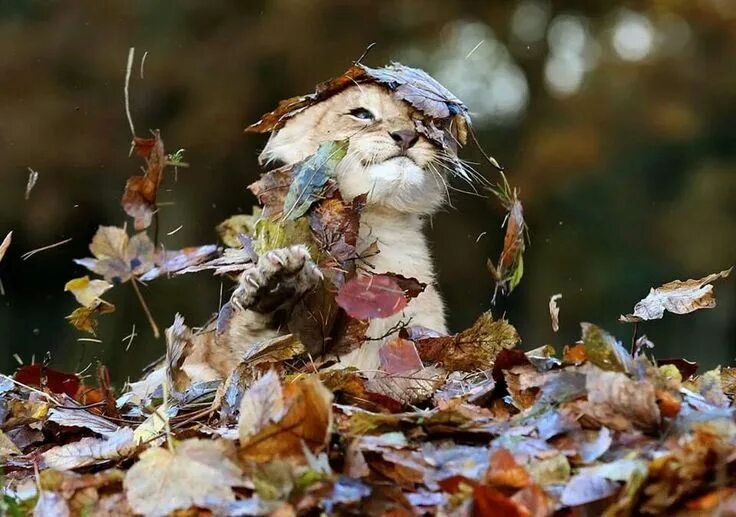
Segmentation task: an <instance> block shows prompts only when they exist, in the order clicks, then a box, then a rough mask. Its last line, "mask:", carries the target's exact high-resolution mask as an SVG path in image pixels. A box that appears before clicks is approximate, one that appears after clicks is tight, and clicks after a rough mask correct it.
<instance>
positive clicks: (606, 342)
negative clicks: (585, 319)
mask: <svg viewBox="0 0 736 517" xmlns="http://www.w3.org/2000/svg"><path fill="white" fill-rule="evenodd" d="M580 327H581V328H582V331H583V336H582V341H583V344H584V345H585V355H586V356H587V358H588V361H590V362H591V363H593V364H594V365H596V366H597V367H599V368H603V369H604V370H614V371H618V372H621V371H630V370H631V362H632V360H631V355H630V354H629V352H628V351H627V350H626V349H625V348H624V347H623V346H622V345H621V343H620V342H619V341H618V340H616V338H615V337H613V336H612V335H611V334H609V333H608V332H606V331H605V330H603V329H602V328H600V327H598V326H596V325H593V324H592V323H581V324H580Z"/></svg>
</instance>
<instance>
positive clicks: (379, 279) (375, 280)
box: [335, 275, 407, 320]
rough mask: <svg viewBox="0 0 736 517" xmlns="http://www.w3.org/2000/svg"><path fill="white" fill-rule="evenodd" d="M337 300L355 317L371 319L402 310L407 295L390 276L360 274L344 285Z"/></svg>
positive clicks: (384, 316)
mask: <svg viewBox="0 0 736 517" xmlns="http://www.w3.org/2000/svg"><path fill="white" fill-rule="evenodd" d="M335 300H336V301H337V304H338V305H339V306H340V307H342V308H343V309H344V310H345V312H347V313H348V314H349V315H350V316H352V317H353V318H357V319H359V320H370V319H374V318H386V317H388V316H391V315H393V314H396V313H397V312H400V311H401V310H402V309H403V308H404V307H406V304H407V295H406V294H405V293H404V290H403V289H401V287H399V284H398V283H397V282H396V280H394V279H393V278H391V277H390V276H387V275H358V276H356V277H354V278H352V279H350V280H349V281H348V282H346V283H345V285H343V286H342V288H341V289H340V291H339V292H338V293H337V298H336V299H335Z"/></svg>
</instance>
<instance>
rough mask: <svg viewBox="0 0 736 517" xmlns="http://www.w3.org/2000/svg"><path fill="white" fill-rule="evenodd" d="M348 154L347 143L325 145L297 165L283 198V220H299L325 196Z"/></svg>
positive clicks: (325, 143)
mask: <svg viewBox="0 0 736 517" xmlns="http://www.w3.org/2000/svg"><path fill="white" fill-rule="evenodd" d="M347 151H348V141H347V140H340V141H330V142H324V143H322V144H320V146H319V148H318V149H317V152H316V153H314V154H313V155H312V156H310V157H309V158H307V159H306V160H303V161H301V162H299V163H297V164H296V165H295V166H294V172H293V174H294V180H293V181H292V183H291V185H290V186H289V191H288V192H287V193H286V197H285V198H284V214H283V218H284V219H287V220H294V219H298V218H299V217H301V216H303V215H304V214H305V213H306V212H307V210H309V208H310V207H311V206H312V205H313V204H314V203H315V202H317V201H318V200H319V199H320V198H321V197H322V195H323V193H324V189H325V186H326V185H327V181H328V180H329V179H331V178H335V177H336V174H337V173H336V172H335V169H336V168H337V166H338V164H339V163H340V161H342V159H343V158H344V157H345V155H346V154H347Z"/></svg>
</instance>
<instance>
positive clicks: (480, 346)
mask: <svg viewBox="0 0 736 517" xmlns="http://www.w3.org/2000/svg"><path fill="white" fill-rule="evenodd" d="M519 341H520V338H519V334H518V333H517V332H516V329H515V328H514V327H513V326H511V325H510V324H509V323H508V322H507V321H506V320H495V321H494V319H493V315H492V314H491V313H490V312H485V313H483V315H481V317H480V318H478V320H477V321H476V322H475V323H474V324H473V326H472V327H470V328H469V329H467V330H464V331H462V332H460V333H459V334H455V335H454V336H443V337H434V338H424V339H420V340H418V341H417V342H416V345H417V350H418V351H419V355H420V357H421V358H422V360H423V361H425V362H438V363H440V364H442V365H443V366H444V367H445V368H447V369H448V370H451V371H455V370H459V371H466V372H467V371H474V370H479V369H489V368H491V367H493V364H494V362H495V359H496V356H497V355H498V354H499V352H501V351H502V350H505V349H509V348H513V347H515V346H516V345H517V344H518V343H519Z"/></svg>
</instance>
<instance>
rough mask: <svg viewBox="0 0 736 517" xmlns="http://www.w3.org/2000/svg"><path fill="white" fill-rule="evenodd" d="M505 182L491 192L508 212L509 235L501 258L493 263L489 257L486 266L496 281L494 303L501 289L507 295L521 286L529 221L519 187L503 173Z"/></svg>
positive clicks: (505, 237) (507, 230)
mask: <svg viewBox="0 0 736 517" xmlns="http://www.w3.org/2000/svg"><path fill="white" fill-rule="evenodd" d="M501 176H502V182H501V183H499V185H497V186H496V187H494V188H491V191H492V192H493V193H494V194H495V195H496V197H497V198H498V199H499V200H500V201H501V205H502V206H503V207H504V208H505V209H506V211H507V215H506V220H505V225H506V235H505V236H504V239H503V250H501V255H500V256H499V257H498V262H497V263H496V264H494V263H493V262H492V261H491V259H488V262H487V266H488V270H489V272H490V273H491V277H493V280H494V281H495V282H496V288H495V291H494V293H493V301H494V302H495V299H496V294H497V293H498V291H500V292H501V293H502V294H508V293H510V292H511V291H513V290H514V288H515V287H516V286H517V285H519V282H520V281H521V277H522V276H523V275H524V258H523V255H524V250H525V249H526V240H525V237H526V232H527V228H526V221H524V209H523V207H522V205H521V201H519V195H518V192H517V190H516V189H513V190H512V189H511V187H510V186H509V183H508V181H507V180H506V176H504V175H503V174H502V175H501Z"/></svg>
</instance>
